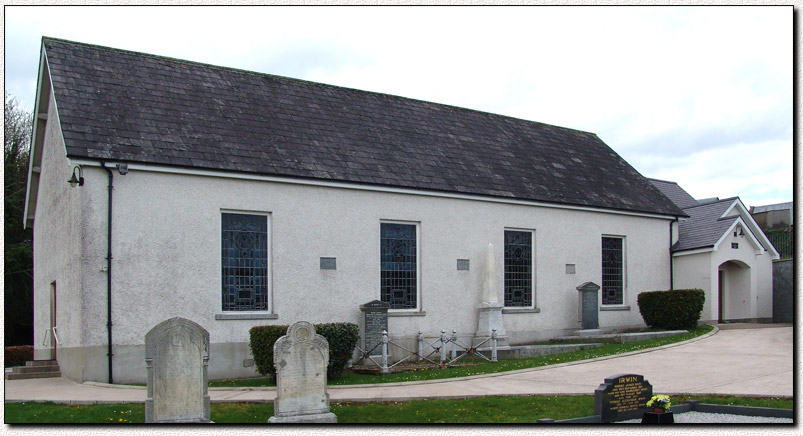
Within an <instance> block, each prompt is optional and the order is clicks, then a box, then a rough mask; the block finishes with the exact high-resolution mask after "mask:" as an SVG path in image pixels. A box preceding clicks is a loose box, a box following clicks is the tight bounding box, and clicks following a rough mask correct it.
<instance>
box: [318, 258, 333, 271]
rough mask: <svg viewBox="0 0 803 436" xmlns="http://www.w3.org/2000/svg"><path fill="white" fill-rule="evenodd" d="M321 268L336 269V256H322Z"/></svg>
mask: <svg viewBox="0 0 803 436" xmlns="http://www.w3.org/2000/svg"><path fill="white" fill-rule="evenodd" d="M321 269H337V258H336V257H322V258H321Z"/></svg>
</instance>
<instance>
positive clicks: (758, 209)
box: [750, 201, 793, 213]
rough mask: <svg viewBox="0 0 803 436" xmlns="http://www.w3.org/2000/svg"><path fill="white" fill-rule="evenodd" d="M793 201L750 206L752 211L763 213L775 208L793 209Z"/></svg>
mask: <svg viewBox="0 0 803 436" xmlns="http://www.w3.org/2000/svg"><path fill="white" fill-rule="evenodd" d="M792 204H793V203H792V202H791V201H789V202H786V203H778V204H768V205H766V206H753V207H751V208H750V213H763V212H770V211H774V210H792Z"/></svg>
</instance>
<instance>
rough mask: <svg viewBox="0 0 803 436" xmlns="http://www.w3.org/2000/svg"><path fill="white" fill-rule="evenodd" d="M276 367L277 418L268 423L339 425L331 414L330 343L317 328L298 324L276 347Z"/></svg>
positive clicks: (274, 357)
mask: <svg viewBox="0 0 803 436" xmlns="http://www.w3.org/2000/svg"><path fill="white" fill-rule="evenodd" d="M273 362H274V365H275V366H276V399H275V400H274V401H273V409H274V413H275V415H274V416H271V417H270V419H268V422H269V423H336V422H337V416H336V415H335V414H334V413H331V412H330V411H329V394H327V393H326V367H327V366H328V364H329V343H328V342H326V339H325V338H324V337H323V336H321V335H319V334H316V333H315V327H313V325H312V324H310V323H308V322H306V321H299V322H297V323H295V324H293V325H291V326H290V328H288V329H287V334H286V335H284V336H282V337H281V338H279V339H278V340H277V341H276V343H275V344H274V345H273Z"/></svg>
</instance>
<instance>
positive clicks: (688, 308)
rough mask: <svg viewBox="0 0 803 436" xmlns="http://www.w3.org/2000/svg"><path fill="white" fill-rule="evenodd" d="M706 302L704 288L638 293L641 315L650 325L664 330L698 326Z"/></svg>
mask: <svg viewBox="0 0 803 436" xmlns="http://www.w3.org/2000/svg"><path fill="white" fill-rule="evenodd" d="M704 303H705V292H704V291H703V290H702V289H676V290H673V291H651V292H642V293H640V294H639V295H638V307H639V311H640V312H641V317H642V318H644V322H645V323H647V325H648V326H650V327H653V328H657V329H664V330H680V329H693V328H695V327H697V321H699V320H700V313H701V312H702V311H703V304H704Z"/></svg>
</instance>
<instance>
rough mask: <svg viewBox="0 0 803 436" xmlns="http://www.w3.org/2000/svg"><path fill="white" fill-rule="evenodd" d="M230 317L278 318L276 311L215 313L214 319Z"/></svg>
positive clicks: (222, 319) (227, 318)
mask: <svg viewBox="0 0 803 436" xmlns="http://www.w3.org/2000/svg"><path fill="white" fill-rule="evenodd" d="M232 319H279V314H277V313H216V314H215V320H216V321H225V320H232Z"/></svg>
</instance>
